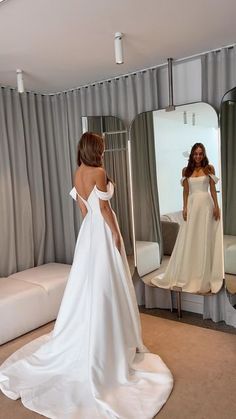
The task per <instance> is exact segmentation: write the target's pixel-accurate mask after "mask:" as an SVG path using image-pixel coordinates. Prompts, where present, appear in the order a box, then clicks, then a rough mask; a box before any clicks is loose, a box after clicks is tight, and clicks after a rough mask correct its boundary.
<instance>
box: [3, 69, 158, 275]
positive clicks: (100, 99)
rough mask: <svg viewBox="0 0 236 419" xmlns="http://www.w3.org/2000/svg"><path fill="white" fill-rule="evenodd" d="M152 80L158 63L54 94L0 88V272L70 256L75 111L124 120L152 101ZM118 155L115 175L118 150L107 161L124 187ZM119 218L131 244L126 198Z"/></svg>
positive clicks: (77, 130) (75, 215)
mask: <svg viewBox="0 0 236 419" xmlns="http://www.w3.org/2000/svg"><path fill="white" fill-rule="evenodd" d="M157 85H158V69H152V70H148V71H145V72H140V73H137V74H136V75H134V74H132V75H129V76H123V77H119V78H117V79H115V80H111V81H107V82H103V83H97V84H94V85H90V86H88V87H82V88H78V89H75V90H71V91H69V92H65V93H59V94H54V95H41V94H35V93H23V94H21V95H19V94H18V93H17V92H16V91H15V90H14V89H10V88H1V89H0V118H1V127H0V192H1V201H0V217H1V223H0V250H1V256H0V276H1V277H4V276H8V275H10V274H11V273H14V272H16V271H21V270H24V269H27V268H29V267H33V266H37V265H40V264H43V263H47V262H62V263H71V262H72V258H73V252H74V246H75V241H76V237H77V234H78V231H79V227H80V224H81V215H80V212H79V209H78V208H76V204H75V203H73V202H72V200H71V198H70V197H69V196H68V193H69V191H70V189H71V187H72V184H73V173H74V171H75V168H76V147H77V143H78V140H79V138H80V136H81V134H82V121H81V116H87V115H92V116H100V115H113V116H117V117H119V118H121V120H122V121H123V123H124V125H125V127H126V128H128V126H129V124H130V123H131V121H132V120H133V119H134V117H135V116H136V115H137V114H138V113H140V112H143V111H146V110H152V109H156V108H157V107H158V91H157V90H158V89H157ZM120 156H121V157H119V159H121V161H123V163H122V173H123V174H122V173H121V178H119V176H120V174H119V173H118V166H119V165H118V163H117V158H118V157H117V156H116V157H115V155H114V157H113V163H112V162H111V161H110V163H108V160H109V159H111V158H110V157H109V159H107V164H110V167H113V173H114V177H116V178H117V179H119V180H117V182H120V183H122V182H121V179H122V176H123V181H124V186H123V189H124V188H125V187H126V186H127V185H125V182H126V177H127V173H126V174H124V169H123V168H124V165H126V164H127V161H126V157H125V158H124V156H123V157H122V153H121V154H120ZM115 160H116V165H114V161H115ZM115 166H116V169H114V168H115ZM113 173H112V174H111V175H113ZM115 181H116V179H115ZM119 187H120V186H119ZM117 189H118V188H117ZM123 199H124V200H128V194H127V192H126V194H124V195H123ZM120 201H121V197H120V198H119V202H120ZM117 202H118V200H117ZM115 211H116V208H115ZM118 212H119V210H118ZM120 212H121V211H120ZM119 218H120V219H119V221H120V223H121V227H122V230H123V231H122V234H123V235H124V236H125V238H126V244H127V247H128V249H127V250H128V251H130V243H131V231H130V210H129V209H128V204H126V211H125V214H124V218H123V219H122V217H121V216H119Z"/></svg>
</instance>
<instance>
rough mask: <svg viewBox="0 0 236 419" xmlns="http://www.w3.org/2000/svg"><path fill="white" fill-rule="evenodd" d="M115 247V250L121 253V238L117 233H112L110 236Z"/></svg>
mask: <svg viewBox="0 0 236 419" xmlns="http://www.w3.org/2000/svg"><path fill="white" fill-rule="evenodd" d="M112 237H113V240H114V243H115V246H116V247H117V249H118V250H119V252H121V237H120V234H119V233H113V234H112Z"/></svg>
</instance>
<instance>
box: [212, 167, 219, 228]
mask: <svg viewBox="0 0 236 419" xmlns="http://www.w3.org/2000/svg"><path fill="white" fill-rule="evenodd" d="M209 174H211V175H214V174H215V169H214V166H212V165H209ZM210 192H211V196H212V199H213V202H214V208H213V217H214V218H215V220H216V221H217V220H219V219H220V209H219V205H218V200H217V195H216V186H215V182H214V180H213V179H212V178H211V177H210Z"/></svg>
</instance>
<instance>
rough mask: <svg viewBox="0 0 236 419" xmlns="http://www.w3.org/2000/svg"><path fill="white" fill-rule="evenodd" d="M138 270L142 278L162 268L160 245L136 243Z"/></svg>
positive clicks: (144, 242) (143, 242)
mask: <svg viewBox="0 0 236 419" xmlns="http://www.w3.org/2000/svg"><path fill="white" fill-rule="evenodd" d="M136 252H137V270H138V273H139V275H140V276H141V277H142V276H144V275H146V274H148V273H149V272H152V271H155V269H158V268H159V267H160V251H159V244H158V243H156V242H146V241H136Z"/></svg>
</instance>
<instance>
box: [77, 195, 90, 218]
mask: <svg viewBox="0 0 236 419" xmlns="http://www.w3.org/2000/svg"><path fill="white" fill-rule="evenodd" d="M76 202H77V204H78V205H79V208H80V211H81V213H82V217H83V218H84V217H85V215H87V212H88V210H87V208H86V206H85V204H84V203H83V201H81V199H80V198H79V197H78V195H77V198H76Z"/></svg>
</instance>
